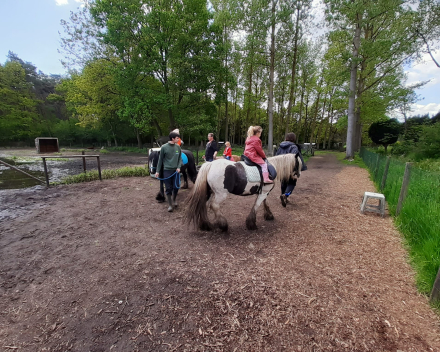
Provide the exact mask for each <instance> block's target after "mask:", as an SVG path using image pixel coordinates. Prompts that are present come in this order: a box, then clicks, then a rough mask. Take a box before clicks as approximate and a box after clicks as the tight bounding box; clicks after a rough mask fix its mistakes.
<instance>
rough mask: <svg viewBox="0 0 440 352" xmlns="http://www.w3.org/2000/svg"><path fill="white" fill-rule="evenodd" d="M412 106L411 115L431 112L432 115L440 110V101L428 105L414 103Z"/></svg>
mask: <svg viewBox="0 0 440 352" xmlns="http://www.w3.org/2000/svg"><path fill="white" fill-rule="evenodd" d="M411 108H412V111H411V116H414V115H426V114H429V115H430V116H431V117H432V116H434V115H435V114H437V113H438V112H439V111H440V103H438V104H436V103H429V104H426V105H422V104H413V105H412V106H411Z"/></svg>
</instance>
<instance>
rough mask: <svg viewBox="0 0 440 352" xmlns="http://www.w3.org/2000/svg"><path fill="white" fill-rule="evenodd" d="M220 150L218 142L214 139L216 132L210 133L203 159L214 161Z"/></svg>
mask: <svg viewBox="0 0 440 352" xmlns="http://www.w3.org/2000/svg"><path fill="white" fill-rule="evenodd" d="M217 152H218V144H217V142H216V141H215V139H214V133H208V143H206V150H205V155H203V159H205V161H209V162H211V161H214V160H215V159H216V157H217Z"/></svg>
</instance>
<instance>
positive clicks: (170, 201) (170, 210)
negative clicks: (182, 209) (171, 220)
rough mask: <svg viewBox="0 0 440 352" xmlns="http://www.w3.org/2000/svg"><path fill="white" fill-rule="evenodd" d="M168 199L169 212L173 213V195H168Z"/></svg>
mask: <svg viewBox="0 0 440 352" xmlns="http://www.w3.org/2000/svg"><path fill="white" fill-rule="evenodd" d="M167 199H168V211H169V212H172V211H173V200H172V199H171V194H167Z"/></svg>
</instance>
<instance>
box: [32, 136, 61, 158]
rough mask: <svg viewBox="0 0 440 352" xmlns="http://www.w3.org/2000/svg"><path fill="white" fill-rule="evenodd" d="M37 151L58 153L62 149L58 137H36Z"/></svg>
mask: <svg viewBox="0 0 440 352" xmlns="http://www.w3.org/2000/svg"><path fill="white" fill-rule="evenodd" d="M35 146H36V147H37V153H39V154H40V153H57V152H59V151H60V147H59V144H58V138H52V137H38V138H35Z"/></svg>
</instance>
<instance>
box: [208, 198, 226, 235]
mask: <svg viewBox="0 0 440 352" xmlns="http://www.w3.org/2000/svg"><path fill="white" fill-rule="evenodd" d="M227 195H228V194H227V193H224V192H222V193H215V196H213V197H211V198H212V200H211V202H210V206H211V209H212V211H213V212H214V216H215V218H214V226H217V227H218V228H219V229H220V230H221V231H223V232H226V231H228V228H229V225H228V221H227V220H226V218H225V217H224V216H223V215H221V214H220V204H221V203H223V202H224V201H225V199H226V197H227Z"/></svg>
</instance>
